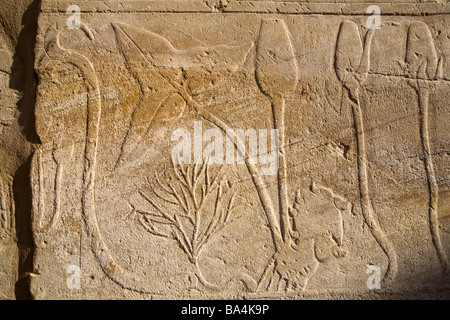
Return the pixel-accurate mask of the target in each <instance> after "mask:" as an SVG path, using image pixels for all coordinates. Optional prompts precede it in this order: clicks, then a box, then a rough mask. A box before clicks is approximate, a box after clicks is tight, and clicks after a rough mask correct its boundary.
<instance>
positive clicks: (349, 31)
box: [335, 21, 397, 285]
mask: <svg viewBox="0 0 450 320" xmlns="http://www.w3.org/2000/svg"><path fill="white" fill-rule="evenodd" d="M374 31H375V29H370V30H369V31H368V32H367V34H366V36H365V39H364V46H363V44H362V42H361V38H360V36H359V31H358V26H357V25H356V24H355V23H354V22H351V21H345V22H343V23H342V24H341V27H340V30H339V35H338V39H337V44H336V57H335V69H336V74H337V76H338V78H339V80H340V81H341V83H342V86H343V87H344V88H345V89H346V91H347V93H348V97H349V100H350V102H351V106H352V113H353V121H354V126H355V134H356V145H357V163H358V180H359V191H360V198H361V211H362V214H363V217H364V220H365V222H366V224H367V226H368V227H369V229H370V231H371V233H372V235H373V236H374V238H375V239H376V241H377V242H378V244H379V245H380V246H381V248H382V249H383V251H384V253H385V254H386V256H387V257H388V259H389V265H388V269H387V271H386V274H385V275H384V279H383V282H384V284H385V285H386V284H388V283H389V282H391V281H392V280H393V279H394V277H395V274H396V272H397V255H396V252H395V249H394V246H393V244H392V243H391V241H390V240H389V239H388V238H387V236H386V235H385V233H384V232H383V230H382V229H381V227H380V225H379V223H378V220H377V218H376V214H375V211H374V209H373V207H372V202H371V199H370V193H369V175H368V160H367V153H366V141H365V129H364V122H363V114H362V108H361V99H360V95H361V91H362V88H363V85H364V82H365V80H366V78H367V75H368V72H369V69H370V47H371V43H372V37H373V33H374Z"/></svg>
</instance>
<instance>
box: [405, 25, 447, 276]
mask: <svg viewBox="0 0 450 320" xmlns="http://www.w3.org/2000/svg"><path fill="white" fill-rule="evenodd" d="M404 68H405V71H406V73H407V76H408V78H409V79H411V80H410V81H409V83H410V85H411V86H412V87H413V88H414V89H415V90H416V92H417V96H418V99H419V110H420V112H419V114H420V137H421V139H422V150H423V154H424V165H425V171H426V174H427V179H428V193H429V203H428V216H429V221H430V232H431V237H432V239H433V244H434V246H435V248H436V252H437V255H438V257H439V260H440V261H441V265H442V268H443V269H444V271H447V270H450V265H449V261H448V259H447V255H446V253H445V249H444V247H443V246H442V242H441V238H440V235H439V220H438V196H439V187H438V184H437V180H436V174H435V172H434V165H433V156H432V151H431V141H430V132H429V124H428V116H429V98H430V84H431V82H432V81H433V80H438V79H439V78H440V75H439V74H440V73H441V70H442V59H440V60H438V57H437V54H436V49H435V47H434V41H433V37H432V35H431V32H430V29H429V28H428V26H427V25H426V24H425V23H423V22H420V21H418V22H414V23H412V24H411V25H410V27H409V30H408V40H407V52H406V59H405V63H404Z"/></svg>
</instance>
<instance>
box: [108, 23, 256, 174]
mask: <svg viewBox="0 0 450 320" xmlns="http://www.w3.org/2000/svg"><path fill="white" fill-rule="evenodd" d="M112 26H113V29H114V31H115V33H116V38H117V42H118V44H119V47H120V50H121V52H122V54H123V56H124V58H125V61H126V65H127V68H128V69H129V70H130V72H131V73H132V74H133V76H134V77H135V79H136V81H137V82H138V83H139V85H140V87H141V91H142V94H143V97H142V99H141V101H140V103H139V105H138V106H137V107H136V109H135V110H134V112H133V114H132V116H131V121H130V126H129V130H128V133H127V134H126V137H125V139H124V142H123V144H122V150H121V154H120V156H119V159H118V161H117V163H116V168H118V167H120V166H122V165H123V164H124V163H127V164H129V163H131V162H133V160H135V159H137V158H140V156H141V154H142V153H144V152H145V151H146V150H144V149H145V148H142V147H141V148H140V150H139V151H137V148H136V147H137V146H140V145H141V142H142V140H143V138H144V137H145V136H146V135H147V134H148V133H150V132H153V130H151V129H152V128H151V127H152V126H155V128H156V127H157V126H158V124H157V123H156V121H157V120H159V121H161V120H164V117H165V114H169V115H170V119H172V121H169V122H168V123H167V122H166V123H165V126H166V127H168V126H170V125H171V124H173V122H174V121H176V120H177V119H178V118H179V116H181V114H182V113H183V112H184V109H185V106H186V104H185V101H184V99H185V98H182V96H181V95H180V94H179V92H178V89H177V87H176V86H175V85H174V83H178V84H180V83H183V81H184V80H185V79H183V72H182V71H186V70H193V69H195V70H197V69H198V70H205V69H206V70H208V71H210V72H234V71H236V70H237V68H238V67H239V66H240V65H242V64H243V63H244V61H245V59H246V56H247V54H248V52H249V51H250V50H251V48H252V47H253V43H247V44H244V45H238V46H229V45H217V46H211V47H206V46H201V47H193V48H188V49H177V48H175V47H174V46H173V45H172V44H171V43H170V41H169V40H167V39H166V38H164V37H162V36H160V35H158V34H156V33H153V32H150V31H146V30H142V29H140V28H136V27H133V26H130V25H126V24H122V23H112ZM172 102H173V105H172ZM159 124H160V123H159ZM152 142H153V141H152V140H151V139H150V143H152ZM130 158H132V159H130ZM130 160H131V161H130Z"/></svg>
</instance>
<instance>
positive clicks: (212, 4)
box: [41, 0, 450, 16]
mask: <svg viewBox="0 0 450 320" xmlns="http://www.w3.org/2000/svg"><path fill="white" fill-rule="evenodd" d="M220 3H221V2H220V1H209V2H207V1H201V0H125V1H111V0H110V1H98V0H93V1H86V0H61V1H59V0H43V1H42V6H41V10H42V12H44V13H58V12H66V10H67V8H68V7H69V6H70V5H78V6H79V7H80V9H81V11H82V12H86V13H95V12H98V13H121V12H124V13H131V12H168V13H170V12H173V13H182V12H186V13H189V12H192V13H214V12H221V13H261V14H271V13H281V14H330V15H365V14H366V10H367V7H368V5H370V4H376V5H378V6H379V7H380V8H381V13H382V14H384V15H401V16H421V15H436V14H449V13H450V5H448V3H443V2H442V3H439V2H437V0H429V1H423V2H421V3H418V1H417V0H392V1H387V0H384V1H380V0H368V1H365V2H354V1H352V2H350V1H340V2H336V1H335V2H329V0H328V2H327V1H320V0H316V1H314V2H309V1H305V0H303V1H251V0H244V1H242V0H241V1H232V0H231V1H223V2H222V4H220Z"/></svg>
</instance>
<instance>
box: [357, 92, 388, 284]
mask: <svg viewBox="0 0 450 320" xmlns="http://www.w3.org/2000/svg"><path fill="white" fill-rule="evenodd" d="M351 96H353V97H355V100H353V99H350V100H351V104H352V112H353V121H354V125H355V130H356V143H357V155H358V160H357V162H358V180H359V192H360V198H361V211H362V215H363V217H364V221H365V222H366V224H367V226H368V227H369V229H370V231H371V233H372V235H373V236H374V238H375V240H376V241H377V242H378V244H379V245H380V246H381V248H382V250H383V252H384V253H385V254H386V256H387V257H388V260H389V262H388V268H387V271H386V274H385V275H384V278H383V284H384V285H388V284H389V283H390V282H391V281H392V280H393V279H394V277H395V275H396V273H397V255H396V253H395V249H394V246H393V244H392V243H391V241H390V240H389V239H388V238H387V236H386V235H385V234H384V232H383V230H382V229H381V227H380V225H379V223H378V221H377V219H376V218H375V212H374V210H373V207H372V202H371V200H370V194H369V177H368V173H367V172H368V169H367V164H368V161H367V153H366V142H365V135H364V121H363V116H362V110H361V104H360V98H359V94H358V93H353V95H351Z"/></svg>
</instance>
